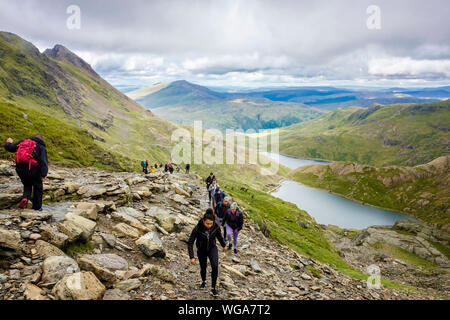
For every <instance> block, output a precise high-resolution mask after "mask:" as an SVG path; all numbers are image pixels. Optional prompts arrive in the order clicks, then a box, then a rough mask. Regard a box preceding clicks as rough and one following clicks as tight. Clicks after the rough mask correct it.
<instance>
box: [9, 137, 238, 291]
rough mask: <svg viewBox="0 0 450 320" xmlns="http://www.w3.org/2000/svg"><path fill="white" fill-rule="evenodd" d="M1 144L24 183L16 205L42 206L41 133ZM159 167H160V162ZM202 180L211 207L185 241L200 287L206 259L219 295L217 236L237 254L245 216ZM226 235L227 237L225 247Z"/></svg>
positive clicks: (212, 184)
mask: <svg viewBox="0 0 450 320" xmlns="http://www.w3.org/2000/svg"><path fill="white" fill-rule="evenodd" d="M4 148H5V150H7V151H9V152H12V153H15V154H16V160H15V164H16V172H17V174H18V176H19V177H20V180H21V181H22V184H23V196H22V199H21V201H20V203H19V205H18V207H19V208H20V209H25V208H28V207H30V202H31V201H30V200H31V196H32V195H33V198H32V199H33V201H32V206H31V207H32V209H34V210H42V196H43V182H44V181H45V179H46V177H47V174H48V160H47V149H46V145H45V143H44V138H43V137H42V135H40V134H36V135H35V136H34V137H32V138H30V139H26V140H20V141H18V142H16V143H14V141H13V139H12V138H9V139H7V141H6V144H5V146H4ZM142 165H143V168H144V172H145V173H148V161H145V163H144V161H143V163H142ZM155 168H158V165H155V166H154V167H153V166H152V167H151V168H150V171H151V172H154V171H153V170H155ZM171 168H172V170H171ZM159 169H160V170H162V169H163V165H162V164H161V165H160V166H159ZM189 170H190V165H189V164H187V165H186V172H187V173H189ZM164 171H165V172H170V173H173V165H172V164H170V163H166V164H165V166H164ZM178 171H179V170H178ZM205 182H206V189H207V190H208V194H209V201H210V205H211V207H210V208H208V209H207V210H206V213H205V214H204V216H203V217H202V218H201V219H200V221H199V222H198V224H197V225H196V226H195V228H194V229H193V230H192V233H191V235H190V237H189V241H188V253H189V258H190V263H191V264H192V265H195V264H196V260H195V256H194V242H196V246H197V257H198V261H199V264H200V276H201V279H202V283H201V285H200V288H205V287H206V267H207V260H208V259H209V261H210V264H211V269H212V271H211V294H212V295H213V296H218V292H217V290H216V284H217V277H218V273H219V256H218V249H217V244H216V240H218V241H219V243H220V245H221V246H222V248H223V251H224V252H227V250H231V249H232V248H233V245H234V253H235V254H237V253H238V251H237V241H238V235H239V232H240V231H241V230H242V228H243V225H244V216H243V213H242V212H241V211H240V210H239V208H238V206H237V203H236V202H233V203H231V199H230V197H228V196H227V195H226V194H225V193H224V192H223V191H222V190H221V189H220V187H219V184H218V183H217V180H216V177H215V176H214V174H213V173H211V174H210V175H209V176H208V178H207V179H206V180H205ZM222 231H223V234H222ZM225 239H227V240H228V248H227V244H226V242H225Z"/></svg>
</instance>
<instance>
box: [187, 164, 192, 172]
mask: <svg viewBox="0 0 450 320" xmlns="http://www.w3.org/2000/svg"><path fill="white" fill-rule="evenodd" d="M189 170H191V165H190V164H189V163H188V164H187V165H186V174H189Z"/></svg>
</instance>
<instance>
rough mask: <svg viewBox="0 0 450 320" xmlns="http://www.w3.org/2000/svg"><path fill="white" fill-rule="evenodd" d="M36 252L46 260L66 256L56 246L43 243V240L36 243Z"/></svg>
mask: <svg viewBox="0 0 450 320" xmlns="http://www.w3.org/2000/svg"><path fill="white" fill-rule="evenodd" d="M35 246H36V248H35V249H36V251H37V252H38V254H39V255H40V256H42V257H43V258H44V259H45V258H48V257H52V256H65V255H66V254H65V253H64V252H63V251H61V250H60V249H58V248H57V247H55V246H54V245H52V244H50V243H48V242H46V241H43V240H37V241H36V243H35Z"/></svg>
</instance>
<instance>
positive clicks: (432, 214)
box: [290, 156, 450, 228]
mask: <svg viewBox="0 0 450 320" xmlns="http://www.w3.org/2000/svg"><path fill="white" fill-rule="evenodd" d="M290 177H291V178H292V179H293V180H296V181H299V182H301V183H304V184H306V185H309V186H312V187H316V188H320V189H325V190H331V191H332V192H334V193H337V194H339V195H342V196H344V197H347V198H350V199H353V200H356V201H359V202H363V203H367V204H371V205H374V206H378V207H383V208H386V209H391V210H396V211H401V212H405V213H407V214H409V215H412V216H414V217H416V218H418V219H419V220H421V221H423V222H426V223H428V224H433V225H435V226H437V227H445V228H449V226H450V185H449V181H450V180H449V179H450V156H446V157H441V158H438V159H436V160H434V161H432V162H431V163H429V164H426V165H420V166H416V167H399V166H393V167H384V168H376V167H371V166H366V165H358V164H354V163H344V162H335V163H332V164H330V165H325V166H322V165H319V166H318V165H313V166H307V167H301V168H298V169H296V170H295V171H293V172H292V173H291V174H290Z"/></svg>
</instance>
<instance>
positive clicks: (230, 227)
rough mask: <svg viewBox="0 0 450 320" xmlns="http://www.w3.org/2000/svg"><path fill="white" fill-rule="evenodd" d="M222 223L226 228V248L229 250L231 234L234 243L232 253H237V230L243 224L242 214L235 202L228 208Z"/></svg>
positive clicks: (240, 228) (239, 229) (238, 230)
mask: <svg viewBox="0 0 450 320" xmlns="http://www.w3.org/2000/svg"><path fill="white" fill-rule="evenodd" d="M222 225H224V226H225V228H226V230H227V238H228V250H231V248H232V247H231V236H232V235H233V244H234V254H237V253H238V251H237V240H238V235H239V232H240V231H241V230H242V227H243V226H244V215H243V214H242V212H241V211H240V210H239V209H238V206H237V203H236V202H233V203H232V204H231V206H230V210H228V212H227V213H226V215H225V217H224V219H223V221H222Z"/></svg>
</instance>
